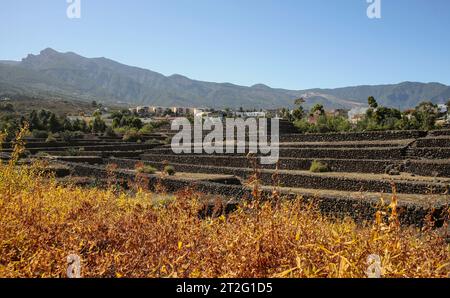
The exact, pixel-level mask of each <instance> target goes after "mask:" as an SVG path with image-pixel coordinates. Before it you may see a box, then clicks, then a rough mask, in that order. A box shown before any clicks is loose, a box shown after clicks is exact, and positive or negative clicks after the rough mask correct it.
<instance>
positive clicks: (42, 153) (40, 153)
mask: <svg viewBox="0 0 450 298" xmlns="http://www.w3.org/2000/svg"><path fill="white" fill-rule="evenodd" d="M34 156H35V157H37V158H42V157H47V156H50V155H49V154H48V153H47V152H44V151H39V152H38V153H36V154H35V155H34Z"/></svg>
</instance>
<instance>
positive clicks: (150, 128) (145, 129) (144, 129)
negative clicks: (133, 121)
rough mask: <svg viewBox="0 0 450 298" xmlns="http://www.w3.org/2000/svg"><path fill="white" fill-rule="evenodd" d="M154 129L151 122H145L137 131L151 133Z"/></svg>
mask: <svg viewBox="0 0 450 298" xmlns="http://www.w3.org/2000/svg"><path fill="white" fill-rule="evenodd" d="M154 130H155V128H154V127H153V125H152V124H151V123H147V124H145V125H144V126H143V127H142V128H141V129H140V130H139V132H140V133H142V134H148V133H152V132H153V131H154Z"/></svg>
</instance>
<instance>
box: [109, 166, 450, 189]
mask: <svg viewBox="0 0 450 298" xmlns="http://www.w3.org/2000/svg"><path fill="white" fill-rule="evenodd" d="M110 162H111V163H115V164H117V165H118V166H119V167H122V168H125V169H133V168H134V167H135V165H136V161H132V160H126V159H111V160H110ZM143 163H144V164H147V165H151V166H153V167H155V168H162V167H163V166H164V164H165V163H162V162H158V161H143ZM171 165H172V166H174V167H175V169H176V171H179V172H187V173H204V174H225V175H234V176H238V177H241V178H242V179H243V180H247V179H248V178H250V177H251V175H252V174H253V170H252V169H245V168H236V167H214V166H203V165H201V166H200V165H192V164H180V163H172V164H171ZM275 173H276V174H277V176H278V180H279V182H280V186H283V187H307V188H314V189H330V190H345V191H361V192H364V191H367V192H383V193H390V192H392V183H394V184H395V185H396V187H397V191H398V192H399V193H411V194H443V193H445V192H447V191H448V188H449V186H450V179H449V178H437V179H436V178H429V177H411V176H410V175H406V174H403V175H402V176H398V177H397V176H395V177H394V176H389V175H380V174H378V175H377V174H356V173H310V172H307V171H287V170H279V171H275V170H269V169H262V170H260V179H261V183H262V184H263V185H272V184H273V175H274V174H275Z"/></svg>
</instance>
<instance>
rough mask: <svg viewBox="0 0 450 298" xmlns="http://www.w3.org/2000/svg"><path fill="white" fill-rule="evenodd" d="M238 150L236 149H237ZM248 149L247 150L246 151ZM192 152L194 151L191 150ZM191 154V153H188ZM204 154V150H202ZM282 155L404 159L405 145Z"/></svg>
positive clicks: (281, 150)
mask: <svg viewBox="0 0 450 298" xmlns="http://www.w3.org/2000/svg"><path fill="white" fill-rule="evenodd" d="M235 152H236V150H235ZM247 152H248V150H247V151H246V153H247ZM146 153H148V154H153V155H155V154H156V155H158V154H165V155H167V154H169V155H172V154H174V153H173V151H172V149H170V148H158V149H152V150H147V151H146ZM191 153H193V152H192V151H191ZM246 153H234V154H214V155H219V156H245V155H246ZM186 154H189V153H186ZM202 154H204V151H203V152H202ZM279 155H280V157H291V158H329V159H376V160H379V159H404V153H403V147H389V148H383V147H374V148H289V147H287V148H286V147H281V148H279Z"/></svg>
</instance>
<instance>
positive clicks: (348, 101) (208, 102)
mask: <svg viewBox="0 0 450 298" xmlns="http://www.w3.org/2000/svg"><path fill="white" fill-rule="evenodd" d="M5 95H27V96H38V97H43V96H46V97H57V98H64V99H77V100H86V101H92V100H96V101H100V102H108V103H126V104H129V105H156V106H166V107H170V106H185V107H211V108H226V107H229V108H239V107H243V108H251V109H253V108H256V109H259V108H280V107H292V106H293V104H294V100H295V99H296V98H299V97H303V98H304V99H305V100H306V103H305V105H306V106H308V107H310V106H312V105H314V104H316V103H321V104H323V105H324V106H325V107H326V108H329V109H331V108H352V107H363V106H366V105H367V98H368V97H369V96H374V97H375V98H376V99H377V100H378V102H379V103H380V104H382V105H385V106H391V107H396V108H401V109H406V108H412V107H414V106H416V105H417V104H418V103H419V102H421V101H424V100H430V101H432V102H434V103H444V102H446V101H447V100H448V99H450V87H449V86H446V85H444V84H440V83H418V82H403V83H399V84H391V85H373V86H369V85H367V86H355V87H345V88H337V89H308V90H287V89H279V88H270V87H268V86H266V85H263V84H257V85H253V86H251V87H246V86H239V85H235V84H230V83H213V82H203V81H197V80H192V79H189V78H187V77H185V76H182V75H179V74H175V75H171V76H164V75H162V74H160V73H157V72H154V71H151V70H146V69H142V68H138V67H133V66H128V65H124V64H121V63H118V62H116V61H113V60H110V59H106V58H86V57H82V56H80V55H78V54H76V53H73V52H68V53H60V52H57V51H55V50H53V49H50V48H48V49H45V50H43V51H41V52H40V53H39V54H38V55H33V54H29V55H28V56H27V57H26V58H24V59H22V60H21V61H5V60H0V96H5Z"/></svg>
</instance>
